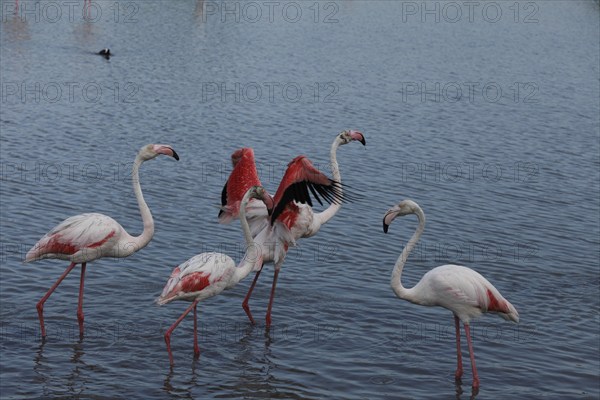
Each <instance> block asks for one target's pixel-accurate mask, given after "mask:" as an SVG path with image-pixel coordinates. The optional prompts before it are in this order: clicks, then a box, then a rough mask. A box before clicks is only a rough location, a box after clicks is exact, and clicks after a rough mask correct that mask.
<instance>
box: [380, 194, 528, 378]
mask: <svg viewBox="0 0 600 400" xmlns="http://www.w3.org/2000/svg"><path fill="white" fill-rule="evenodd" d="M410 214H415V215H416V216H417V218H418V219H419V226H418V227H417V230H416V231H415V233H414V234H413V236H412V237H411V238H410V240H409V241H408V243H407V244H406V246H405V247H404V249H403V250H402V254H400V257H398V261H396V265H395V266H394V271H393V272H392V279H391V286H392V290H393V291H394V293H395V294H396V296H398V297H399V298H401V299H404V300H407V301H410V302H411V303H415V304H420V305H423V306H440V307H444V308H447V309H448V310H450V311H452V313H453V314H454V322H455V328H456V359H457V367H456V373H455V375H454V376H455V378H456V379H457V380H460V378H461V377H462V374H463V367H462V355H461V350H460V324H459V321H461V322H462V323H463V325H464V328H465V334H466V336H467V344H468V347H469V356H470V358H471V369H472V371H473V388H474V389H478V388H479V375H478V374H477V367H476V366H475V354H474V352H473V344H472V341H471V328H470V322H471V320H472V319H474V318H477V317H479V316H480V315H481V314H482V313H488V312H489V313H497V314H499V315H500V316H501V317H502V318H504V319H506V320H510V321H513V322H519V313H518V312H517V310H516V309H515V307H513V305H512V304H510V302H509V301H508V300H506V299H505V298H504V297H503V296H502V295H501V294H500V292H499V291H498V289H496V288H495V287H494V285H492V284H491V283H490V282H489V281H488V280H487V279H485V278H484V277H483V276H482V275H481V274H479V273H478V272H476V271H474V270H472V269H471V268H467V267H463V266H461V265H451V264H450V265H442V266H439V267H436V268H434V269H432V270H430V271H428V272H427V273H426V274H425V275H423V277H422V278H421V280H420V281H419V282H418V283H417V284H416V285H415V286H414V287H412V288H405V287H404V286H403V285H402V280H401V278H402V270H403V269H404V264H405V263H406V260H407V258H408V255H409V254H410V252H411V251H412V249H413V248H414V246H415V245H416V243H417V242H418V241H419V238H420V237H421V234H422V233H423V231H424V230H425V213H424V212H423V210H422V209H421V207H419V205H418V204H417V203H415V202H414V201H412V200H404V201H401V202H400V203H399V204H398V205H396V206H394V207H392V208H391V209H389V210H388V212H387V213H386V214H385V216H384V217H383V231H384V232H385V233H387V231H388V227H389V225H390V224H391V223H392V221H393V220H394V219H395V218H396V217H399V216H400V217H402V216H406V215H410Z"/></svg>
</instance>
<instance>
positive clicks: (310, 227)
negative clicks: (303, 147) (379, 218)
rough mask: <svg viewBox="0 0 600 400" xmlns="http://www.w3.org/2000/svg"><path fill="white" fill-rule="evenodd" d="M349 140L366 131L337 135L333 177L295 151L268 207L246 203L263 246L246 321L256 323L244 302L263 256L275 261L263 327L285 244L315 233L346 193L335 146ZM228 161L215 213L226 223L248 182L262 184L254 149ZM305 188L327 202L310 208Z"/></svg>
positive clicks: (332, 152) (358, 138) (268, 319)
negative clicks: (228, 172)
mask: <svg viewBox="0 0 600 400" xmlns="http://www.w3.org/2000/svg"><path fill="white" fill-rule="evenodd" d="M353 141H358V142H360V143H362V144H363V145H365V144H366V141H365V137H364V135H363V134H362V133H361V132H358V131H355V130H346V131H343V132H342V133H340V134H339V135H336V137H335V139H334V141H333V143H332V145H331V150H330V163H331V170H332V175H333V179H329V178H327V177H326V176H325V175H324V174H322V173H321V172H319V171H318V170H317V169H316V168H314V167H313V166H312V164H311V163H310V161H309V160H308V159H307V158H306V157H304V156H299V157H296V158H295V159H293V160H292V161H291V162H290V164H289V165H288V168H287V170H286V171H285V174H284V176H283V178H282V180H281V183H280V184H279V188H278V189H277V192H276V194H275V198H274V204H273V206H272V207H270V206H269V205H268V204H267V205H265V204H264V203H260V204H256V205H255V204H253V203H252V202H251V203H250V204H249V206H248V207H249V208H248V210H247V212H248V215H249V218H248V220H249V222H250V226H251V229H252V235H253V236H254V238H255V241H256V243H259V244H260V245H261V246H262V247H264V248H265V250H264V251H263V263H261V264H258V265H257V271H256V275H255V277H254V280H253V281H252V284H251V285H250V288H249V289H248V294H247V295H246V297H245V298H244V301H243V303H242V307H243V308H244V311H245V312H246V315H247V316H248V318H249V319H250V322H252V323H254V318H253V317H252V313H251V311H250V307H249V305H248V302H249V300H250V296H251V295H252V291H253V290H254V287H255V286H256V282H257V280H258V277H259V275H260V273H261V271H262V267H263V264H264V262H269V261H273V262H274V264H275V273H274V277H273V285H272V287H271V295H270V299H269V305H268V308H267V314H266V318H265V321H266V327H267V328H269V327H270V326H271V310H272V308H273V300H274V297H275V286H276V284H277V278H278V275H279V270H280V269H281V266H282V265H283V261H284V259H285V255H286V253H287V250H288V248H289V246H290V245H292V246H293V245H295V241H296V239H299V238H305V237H310V236H313V235H315V234H316V233H317V232H318V231H319V229H320V228H321V226H322V225H323V224H325V223H326V222H327V221H329V220H330V219H331V218H332V217H333V216H334V215H335V214H336V213H337V212H338V210H339V209H340V207H341V201H342V199H343V198H344V193H343V191H342V186H341V181H342V178H341V175H340V170H339V165H338V162H337V156H336V155H337V149H338V147H339V146H341V145H345V144H348V143H351V142H353ZM231 161H232V163H233V166H234V168H233V171H232V172H231V175H230V176H229V179H228V180H227V182H226V183H225V186H224V187H223V192H222V195H221V203H222V205H223V207H222V210H221V212H220V213H219V220H220V222H221V223H227V222H229V221H230V220H231V219H233V218H235V217H236V216H237V213H238V212H239V199H240V198H241V195H242V194H243V192H244V191H245V190H246V189H247V188H248V187H249V186H252V185H260V180H259V178H258V173H257V171H256V164H255V161H254V152H253V151H252V149H249V148H245V149H241V150H238V151H236V152H234V153H233V155H232V156H231ZM309 190H310V192H311V193H312V194H313V196H314V197H315V198H316V199H317V201H318V202H319V203H320V204H323V203H322V201H321V199H320V198H319V195H320V196H321V197H323V198H324V199H325V200H327V201H328V202H329V203H330V206H329V207H328V208H327V209H325V210H324V211H322V212H320V213H313V211H312V202H311V199H310V195H309ZM269 214H270V215H269Z"/></svg>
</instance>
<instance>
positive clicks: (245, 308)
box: [242, 264, 264, 324]
mask: <svg viewBox="0 0 600 400" xmlns="http://www.w3.org/2000/svg"><path fill="white" fill-rule="evenodd" d="M263 265H264V264H261V266H260V269H259V270H258V271H256V275H255V276H254V280H253V281H252V284H251V285H250V289H248V293H247V294H246V297H244V301H243V302H242V307H243V308H244V311H245V312H246V315H247V316H248V319H249V320H250V323H252V324H254V318H252V313H251V312H250V306H249V305H248V301H249V300H250V296H252V291H253V290H254V286H256V281H257V280H258V276H259V275H260V273H261V271H262V269H263Z"/></svg>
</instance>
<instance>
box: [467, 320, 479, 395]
mask: <svg viewBox="0 0 600 400" xmlns="http://www.w3.org/2000/svg"><path fill="white" fill-rule="evenodd" d="M465 333H466V334H467V343H468V344H469V356H471V368H472V369H473V388H475V389H477V388H479V375H477V367H475V354H474V353H473V343H471V328H470V327H469V324H465Z"/></svg>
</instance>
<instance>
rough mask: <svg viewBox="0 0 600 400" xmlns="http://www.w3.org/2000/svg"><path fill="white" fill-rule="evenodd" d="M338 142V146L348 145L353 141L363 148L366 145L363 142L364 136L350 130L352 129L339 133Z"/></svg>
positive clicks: (365, 142)
mask: <svg viewBox="0 0 600 400" xmlns="http://www.w3.org/2000/svg"><path fill="white" fill-rule="evenodd" d="M338 140H339V142H340V145H342V144H348V143H350V142H353V141H355V140H356V141H359V142H361V143H362V145H363V146H366V145H367V141H366V140H365V136H364V135H363V134H362V133H361V132H359V131H355V130H352V129H349V130H345V131H343V132H342V133H340V134H339V135H338Z"/></svg>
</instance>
